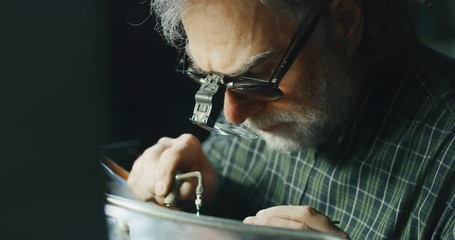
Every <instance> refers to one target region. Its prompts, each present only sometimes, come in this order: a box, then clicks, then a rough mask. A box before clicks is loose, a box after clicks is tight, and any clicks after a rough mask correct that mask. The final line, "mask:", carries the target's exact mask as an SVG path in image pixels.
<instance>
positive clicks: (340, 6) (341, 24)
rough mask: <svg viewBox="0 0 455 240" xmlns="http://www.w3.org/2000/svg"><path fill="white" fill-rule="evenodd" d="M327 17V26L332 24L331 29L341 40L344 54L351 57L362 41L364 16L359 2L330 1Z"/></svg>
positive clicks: (357, 0) (358, 0)
mask: <svg viewBox="0 0 455 240" xmlns="http://www.w3.org/2000/svg"><path fill="white" fill-rule="evenodd" d="M328 16H329V19H330V21H329V24H333V26H332V27H333V28H332V29H334V30H335V31H336V34H337V37H338V38H341V39H340V40H341V44H342V46H341V47H342V48H344V50H343V52H344V54H345V55H346V57H351V56H352V55H354V53H355V52H356V51H357V48H358V46H359V44H360V40H361V39H362V31H363V21H364V16H363V9H362V5H361V3H360V0H331V1H330V4H329V9H328Z"/></svg>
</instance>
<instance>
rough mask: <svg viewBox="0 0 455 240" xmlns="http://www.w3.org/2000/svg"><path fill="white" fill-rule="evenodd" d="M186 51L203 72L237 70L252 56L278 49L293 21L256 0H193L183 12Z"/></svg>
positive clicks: (292, 27) (283, 44)
mask: <svg viewBox="0 0 455 240" xmlns="http://www.w3.org/2000/svg"><path fill="white" fill-rule="evenodd" d="M182 22H183V26H184V29H185V32H186V35H187V37H188V43H187V44H188V45H187V52H188V53H189V55H190V56H191V57H192V60H193V62H194V63H195V64H196V65H197V66H198V67H199V68H201V69H202V70H204V71H205V72H222V73H225V74H230V73H233V72H238V71H239V69H240V68H242V66H243V65H244V64H245V63H247V62H249V61H250V60H251V58H252V57H255V56H257V55H260V54H263V53H265V52H270V51H272V52H273V51H281V50H282V49H283V48H285V47H286V46H287V44H288V43H289V41H290V39H291V37H292V35H293V32H294V25H293V22H292V21H291V19H290V18H284V17H278V16H277V15H275V14H273V13H272V12H270V10H269V9H267V8H266V7H265V6H264V5H262V4H261V3H260V2H259V1H256V0H210V1H195V2H194V4H191V5H189V7H188V8H187V9H186V10H185V11H184V12H183V15H182Z"/></svg>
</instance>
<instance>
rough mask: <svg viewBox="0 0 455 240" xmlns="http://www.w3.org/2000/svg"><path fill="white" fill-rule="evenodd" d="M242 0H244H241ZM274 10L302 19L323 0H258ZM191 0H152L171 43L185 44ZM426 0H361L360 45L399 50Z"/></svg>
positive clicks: (378, 55)
mask: <svg viewBox="0 0 455 240" xmlns="http://www.w3.org/2000/svg"><path fill="white" fill-rule="evenodd" d="M238 1H242V0H238ZM258 1H260V2H261V3H262V4H264V5H265V6H266V7H268V8H269V9H270V10H271V11H272V12H274V13H276V14H278V15H287V16H288V17H291V18H292V19H294V20H295V21H296V22H297V23H302V21H304V19H305V16H306V15H307V13H308V9H311V7H313V6H314V4H316V3H318V4H320V1H321V0H258ZM189 2H190V1H188V0H151V3H150V5H151V10H152V11H153V12H154V13H155V16H156V18H157V25H156V27H155V29H156V30H157V31H158V32H160V33H161V34H162V36H163V37H164V39H165V40H166V41H167V43H168V44H169V45H171V46H174V47H177V48H180V47H184V43H185V40H186V35H185V32H184V30H183V26H182V21H181V15H182V13H183V11H184V9H185V7H186V4H189ZM424 2H425V0H402V1H397V0H362V7H363V10H364V12H365V24H364V33H363V38H362V42H361V49H362V50H363V51H364V52H366V53H367V54H370V55H371V56H372V57H373V58H374V59H377V60H386V59H389V58H390V57H395V55H396V54H397V53H400V52H401V51H399V49H400V48H402V47H403V46H405V45H406V44H407V43H408V42H409V41H410V40H411V39H413V38H414V25H413V22H412V17H411V13H412V10H414V9H413V8H412V7H417V6H418V5H419V4H422V3H424Z"/></svg>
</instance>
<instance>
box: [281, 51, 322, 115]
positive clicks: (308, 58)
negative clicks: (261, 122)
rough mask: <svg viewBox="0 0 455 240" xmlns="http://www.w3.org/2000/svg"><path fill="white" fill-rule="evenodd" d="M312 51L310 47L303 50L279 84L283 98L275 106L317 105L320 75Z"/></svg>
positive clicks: (308, 106)
mask: <svg viewBox="0 0 455 240" xmlns="http://www.w3.org/2000/svg"><path fill="white" fill-rule="evenodd" d="M312 49H313V48H310V46H307V47H306V48H305V50H304V51H303V52H302V53H301V54H300V55H299V56H298V57H297V59H296V60H295V61H294V64H293V65H292V67H291V68H290V69H289V71H288V72H287V73H286V75H285V76H284V78H283V80H282V81H281V82H280V86H279V88H280V89H281V90H282V91H283V93H284V97H283V98H282V99H281V100H280V101H277V102H276V103H277V105H289V104H292V105H295V104H299V105H301V106H304V107H307V108H311V107H316V106H317V105H318V104H317V98H316V94H317V91H318V89H319V88H320V86H319V84H320V77H319V75H320V74H319V65H318V63H317V61H315V60H314V58H313V57H312V56H314V55H313V54H312Z"/></svg>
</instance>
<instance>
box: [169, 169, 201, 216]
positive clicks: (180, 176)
mask: <svg viewBox="0 0 455 240" xmlns="http://www.w3.org/2000/svg"><path fill="white" fill-rule="evenodd" d="M193 177H195V178H197V179H198V182H197V186H196V200H194V204H195V205H196V215H197V216H199V211H200V210H201V207H202V193H203V192H204V188H203V186H202V174H201V172H199V171H194V172H188V173H177V174H176V175H175V180H174V183H173V185H172V190H171V192H170V193H169V194H168V195H167V196H166V198H164V204H166V206H168V207H169V206H173V205H174V204H175V202H176V200H177V196H178V192H179V190H180V187H181V186H182V183H183V181H184V179H188V178H193Z"/></svg>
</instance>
